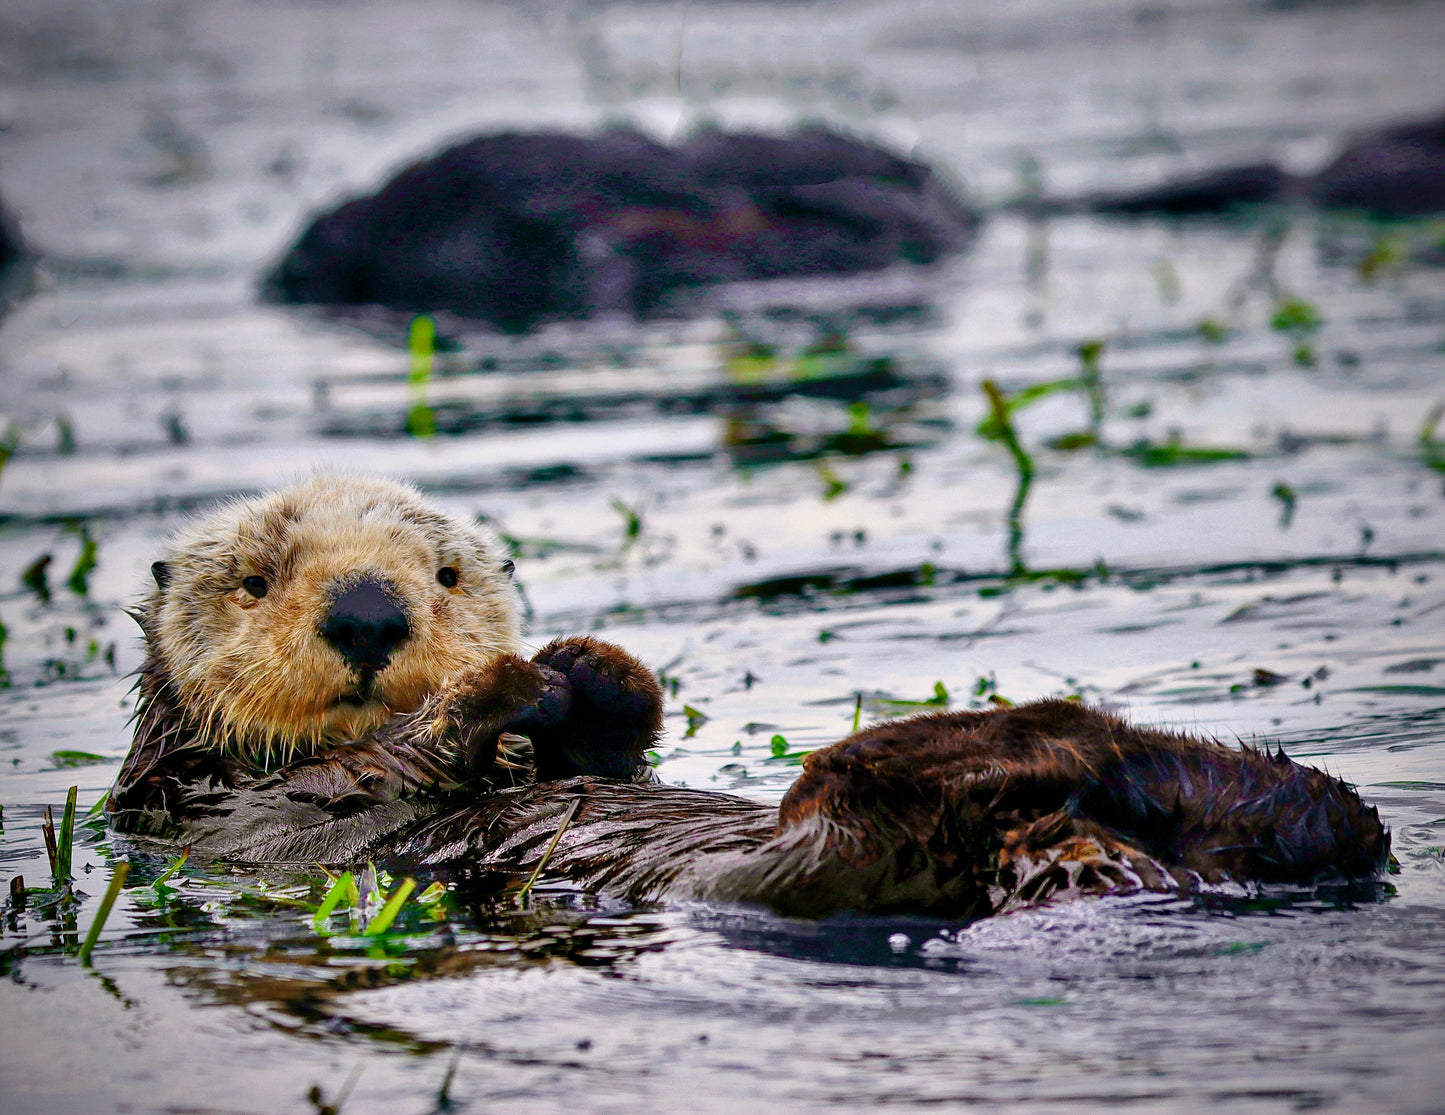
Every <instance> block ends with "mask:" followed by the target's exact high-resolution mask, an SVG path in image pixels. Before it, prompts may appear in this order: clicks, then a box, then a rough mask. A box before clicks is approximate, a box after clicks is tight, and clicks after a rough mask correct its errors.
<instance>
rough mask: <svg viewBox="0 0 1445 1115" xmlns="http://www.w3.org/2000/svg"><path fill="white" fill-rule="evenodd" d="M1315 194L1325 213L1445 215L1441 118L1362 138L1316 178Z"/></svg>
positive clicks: (1444, 127) (1444, 122)
mask: <svg viewBox="0 0 1445 1115" xmlns="http://www.w3.org/2000/svg"><path fill="white" fill-rule="evenodd" d="M1313 194H1314V199H1315V201H1316V202H1318V203H1319V204H1320V205H1322V206H1325V207H1327V208H1330V209H1360V210H1365V211H1367V212H1370V213H1373V214H1376V215H1378V216H1382V217H1420V216H1425V215H1428V214H1431V213H1442V212H1445V116H1440V117H1437V118H1436V119H1434V120H1427V121H1422V122H1417V123H1412V124H1401V125H1398V126H1396V127H1393V128H1386V129H1385V130H1384V131H1381V132H1376V133H1374V134H1372V135H1364V136H1361V137H1360V138H1358V139H1356V140H1355V141H1354V142H1352V143H1351V144H1349V146H1347V147H1346V148H1345V149H1344V150H1343V151H1342V152H1340V155H1339V157H1338V158H1337V159H1335V161H1334V162H1332V163H1330V165H1329V166H1327V167H1325V169H1324V170H1322V171H1321V172H1320V173H1319V175H1318V176H1317V177H1316V178H1315V180H1314V183H1313Z"/></svg>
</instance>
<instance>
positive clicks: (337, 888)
mask: <svg viewBox="0 0 1445 1115" xmlns="http://www.w3.org/2000/svg"><path fill="white" fill-rule="evenodd" d="M355 888H356V880H355V879H353V878H352V877H351V872H350V871H343V872H342V873H341V874H340V875H338V876H337V877H336V881H335V882H334V883H332V884H331V889H330V890H328V891H327V892H326V897H325V898H323V899H322V900H321V905H320V906H318V907H316V915H315V916H314V917H313V918H312V919H311V925H312V928H314V929H315V930H316V932H317V933H320V932H321V931H322V930H323V929H324V928H325V927H326V919H327V918H329V917H330V916H331V915H332V913H333V912H334V911H335V909H336V907H337V906H339V905H341V900H342V899H343V898H345V897H346V896H347V894H348V892H350V891H352V890H354V889H355Z"/></svg>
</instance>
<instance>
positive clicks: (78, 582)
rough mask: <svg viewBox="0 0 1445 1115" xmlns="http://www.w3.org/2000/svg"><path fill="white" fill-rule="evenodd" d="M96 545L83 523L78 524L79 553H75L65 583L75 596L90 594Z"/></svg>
mask: <svg viewBox="0 0 1445 1115" xmlns="http://www.w3.org/2000/svg"><path fill="white" fill-rule="evenodd" d="M97 549H98V548H97V546H96V544H95V539H94V538H92V537H91V536H90V530H89V528H87V527H86V525H85V524H84V523H82V524H81V525H80V553H79V554H77V555H76V558H75V566H74V568H72V569H71V571H70V577H69V578H68V579H67V580H66V582H65V583H66V585H67V586H68V587H69V589H70V591H71V592H73V593H75V595H76V596H89V595H90V581H89V577H90V574H91V573H92V572H93V571H94V569H95V565H96V560H95V559H96V552H97Z"/></svg>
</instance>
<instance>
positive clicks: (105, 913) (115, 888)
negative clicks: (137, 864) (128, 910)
mask: <svg viewBox="0 0 1445 1115" xmlns="http://www.w3.org/2000/svg"><path fill="white" fill-rule="evenodd" d="M129 874H130V864H128V863H124V862H122V863H118V864H116V865H115V873H114V874H113V875H111V877H110V886H108V887H106V888H105V895H104V897H102V898H101V900H100V909H98V910H97V911H96V912H95V920H94V921H93V922H91V923H90V932H88V933H87V934H86V935H85V943H84V944H83V945H81V946H80V962H81V963H82V964H84V965H85V966H86V967H87V968H88V967H90V953H91V950H92V949H94V948H95V942H96V941H98V940H99V939H100V931H101V930H102V929H104V928H105V920H106V918H108V917H110V908H111V907H112V906H114V905H115V896H116V895H118V894H119V893H120V888H121V887H123V886H125V877H126V876H127V875H129Z"/></svg>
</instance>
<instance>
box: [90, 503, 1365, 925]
mask: <svg viewBox="0 0 1445 1115" xmlns="http://www.w3.org/2000/svg"><path fill="white" fill-rule="evenodd" d="M155 574H156V582H157V583H156V588H155V589H154V590H153V591H152V593H151V594H150V596H149V597H148V598H147V600H146V601H145V603H144V604H143V605H142V606H141V608H140V609H139V611H138V613H137V618H138V619H139V621H140V623H141V626H142V629H143V631H144V632H145V634H146V639H147V644H148V648H149V652H150V653H149V656H148V660H147V664H146V666H145V667H144V669H143V671H142V675H141V683H140V689H141V700H140V704H139V707H138V712H137V727H136V738H135V743H134V745H133V747H132V749H131V753H130V755H129V757H128V758H127V760H126V763H125V765H124V767H123V769H122V771H121V775H120V778H119V780H118V782H117V785H116V788H115V790H114V791H113V792H112V795H111V797H110V799H109V804H108V809H109V810H110V814H111V817H112V822H113V824H114V825H115V826H116V827H117V828H118V829H120V830H122V831H126V832H132V833H137V834H141V835H150V836H156V837H163V838H166V839H172V840H180V841H184V842H186V843H189V844H190V845H191V846H192V848H193V850H194V851H195V852H197V853H199V854H203V855H206V856H210V857H212V858H224V859H229V860H232V861H241V862H251V863H313V862H318V861H319V862H322V863H331V864H348V863H354V862H357V861H359V860H362V859H365V858H377V859H382V858H384V859H387V860H389V861H392V862H394V863H406V864H415V865H419V866H420V865H425V866H437V867H453V868H457V869H460V870H464V871H467V872H481V873H490V872H495V873H499V874H503V875H519V874H524V873H528V872H531V871H532V870H534V869H536V868H537V867H538V865H539V864H541V863H542V862H543V860H544V858H545V861H546V869H547V870H548V871H550V872H553V873H556V874H559V875H562V876H565V877H567V878H569V879H572V880H574V881H576V882H577V883H579V884H580V885H582V886H584V887H586V888H588V889H593V890H598V891H604V892H607V893H611V894H615V895H618V896H620V897H624V898H627V899H630V900H634V901H647V900H655V899H669V898H672V899H676V898H703V899H716V900H723V901H743V902H758V903H762V904H765V905H768V906H771V907H773V908H774V909H777V910H781V911H784V912H788V913H794V914H803V915H812V916H819V915H824V914H829V913H832V912H835V911H840V910H856V911H875V910H912V911H920V912H921V911H929V912H939V913H947V914H951V915H955V916H979V915H983V914H988V913H995V912H1000V911H1003V910H1008V909H1013V908H1016V907H1018V906H1021V905H1026V904H1029V903H1033V902H1038V901H1042V900H1044V899H1047V898H1049V897H1051V896H1054V895H1057V894H1061V893H1067V892H1096V893H1097V892H1105V891H1113V890H1137V889H1149V890H1174V889H1181V888H1183V889H1188V888H1191V887H1193V886H1196V885H1198V884H1200V883H1205V884H1208V883H1220V882H1225V881H1231V880H1232V881H1236V882H1240V883H1252V882H1264V883H1273V882H1280V883H1306V884H1307V883H1312V882H1316V881H1320V880H1324V879H1331V878H1338V879H1361V878H1369V877H1373V876H1375V875H1377V874H1379V872H1380V871H1381V870H1382V869H1383V867H1384V864H1385V862H1386V859H1387V857H1388V852H1389V836H1388V833H1387V832H1386V831H1385V829H1384V828H1383V826H1382V825H1381V823H1380V820H1379V817H1378V814H1377V813H1376V811H1375V810H1374V809H1373V808H1370V807H1368V806H1366V805H1365V804H1364V803H1363V802H1362V801H1361V800H1360V798H1359V797H1358V796H1357V795H1356V794H1355V792H1354V790H1353V789H1352V788H1351V787H1349V786H1348V785H1346V784H1345V783H1343V782H1341V781H1340V780H1338V779H1335V778H1331V777H1330V776H1328V775H1326V774H1324V773H1323V772H1321V771H1318V770H1315V769H1313V768H1310V767H1305V766H1301V765H1299V764H1297V763H1294V762H1293V761H1291V760H1290V759H1288V758H1287V757H1285V756H1284V754H1283V753H1282V752H1277V753H1274V754H1270V753H1269V752H1267V751H1264V750H1256V749H1253V748H1249V747H1245V748H1240V749H1235V748H1229V747H1225V746H1223V745H1220V744H1216V743H1212V742H1209V741H1204V740H1199V739H1194V738H1191V737H1188V736H1183V735H1175V734H1171V733H1166V732H1161V731H1154V730H1150V729H1141V728H1135V727H1131V726H1130V725H1128V724H1126V723H1124V722H1123V721H1121V720H1118V719H1116V718H1113V717H1111V716H1108V715H1106V714H1105V713H1103V712H1100V711H1098V710H1095V709H1090V708H1087V707H1084V706H1082V705H1079V704H1076V703H1072V702H1068V701H1040V702H1037V703H1034V704H1031V705H1024V706H1021V707H1018V708H1010V709H992V710H987V711H981V712H955V713H940V714H936V715H930V716H920V717H913V718H910V719H906V720H899V721H892V722H885V723H882V724H878V725H874V726H873V727H870V728H868V729H866V730H864V731H862V732H857V733H855V734H853V735H852V736H849V737H848V738H847V739H845V740H843V741H841V742H840V743H837V744H834V745H833V746H831V747H828V748H824V749H822V750H820V751H817V752H814V753H813V754H812V755H810V756H808V758H807V759H806V760H805V761H804V766H803V773H802V776H801V777H800V778H799V780H798V781H797V783H795V784H794V785H793V787H792V788H791V789H790V790H789V791H788V793H787V795H786V796H785V798H784V800H783V802H782V805H781V806H780V807H779V808H776V809H775V808H772V807H770V806H765V805H761V804H759V803H756V802H752V801H749V800H747V799H744V798H739V797H734V796H731V795H726V794H717V793H709V792H703V791H696V790H687V789H683V788H679V787H670V786H665V785H662V784H660V783H658V782H656V781H655V780H653V778H652V775H651V771H650V769H649V767H648V765H647V762H646V758H645V753H646V750H647V749H648V748H649V747H650V746H652V745H653V743H654V742H655V740H656V738H657V735H658V733H659V731H660V728H661V720H662V699H661V692H660V690H659V688H658V685H657V682H656V680H655V678H654V677H653V676H652V674H651V673H650V672H649V671H648V670H647V669H646V668H645V667H644V666H642V665H641V664H640V663H638V662H637V661H636V660H634V659H633V658H631V657H630V656H629V655H627V654H626V653H625V652H624V651H622V650H620V649H619V648H617V647H613V646H610V645H608V644H605V643H601V642H598V641H597V640H594V639H590V638H586V637H582V638H573V639H563V640H557V641H555V642H553V643H551V644H549V645H548V646H547V647H545V648H543V649H542V650H541V651H540V652H538V653H537V654H536V655H535V656H533V657H532V658H531V659H524V658H522V657H521V656H519V655H518V653H517V649H518V647H519V633H518V631H519V624H518V621H517V596H516V592H515V590H514V589H513V588H512V586H511V583H510V562H507V561H506V560H505V557H504V555H503V554H502V552H501V549H500V546H499V544H498V543H497V541H496V539H495V538H494V537H493V536H491V535H490V534H488V533H486V532H483V531H480V530H478V529H477V528H475V527H473V526H471V525H469V524H466V523H463V522H461V521H459V520H455V519H452V518H450V517H448V516H445V515H443V514H441V513H440V512H438V511H436V510H435V509H433V508H431V507H430V506H429V505H427V504H426V503H425V502H424V501H422V500H421V499H420V498H419V497H418V496H417V495H416V493H415V492H413V491H412V490H410V489H407V488H403V487H401V486H399V485H393V484H389V483H385V482H380V481H370V480H359V479H355V478H350V477H338V476H320V477H317V478H315V479H313V480H311V481H308V482H306V483H303V484H301V485H298V486H297V487H295V488H292V489H288V490H286V491H284V492H281V493H278V494H276V495H273V496H269V497H263V498H262V499H259V500H253V501H248V502H245V503H240V504H235V505H232V506H231V507H230V508H227V509H225V510H223V511H222V512H220V513H218V514H217V515H215V516H213V517H212V518H211V519H209V520H207V521H205V522H203V523H201V524H200V525H198V526H197V527H196V528H194V529H193V530H191V531H190V532H187V533H184V534H182V535H181V536H180V537H179V538H178V539H177V541H176V543H175V544H173V546H172V549H171V553H170V555H169V556H168V558H167V559H166V560H165V561H164V562H158V563H157V565H156V567H155ZM549 847H550V848H551V852H550V854H548V853H547V851H546V850H547V849H548V848H549Z"/></svg>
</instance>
